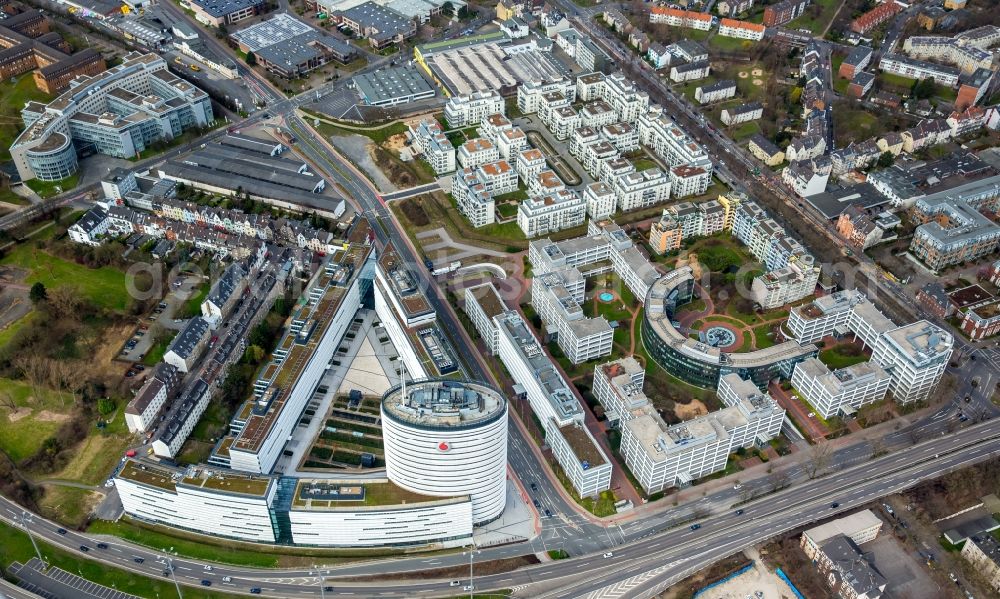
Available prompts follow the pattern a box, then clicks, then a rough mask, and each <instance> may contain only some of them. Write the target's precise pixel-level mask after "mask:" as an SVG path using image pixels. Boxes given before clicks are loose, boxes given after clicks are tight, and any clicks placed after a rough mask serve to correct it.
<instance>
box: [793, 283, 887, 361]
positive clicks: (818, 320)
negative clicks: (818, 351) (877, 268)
mask: <svg viewBox="0 0 1000 599" xmlns="http://www.w3.org/2000/svg"><path fill="white" fill-rule="evenodd" d="M786 326H787V327H788V331H789V332H790V333H791V334H792V336H793V337H795V339H796V340H798V342H799V343H813V342H815V341H819V340H821V339H823V337H826V336H827V335H831V334H833V332H834V331H836V330H844V331H848V332H851V333H853V334H854V335H855V337H856V338H857V339H858V340H860V341H861V342H862V343H863V344H864V345H865V346H866V347H868V348H869V349H874V348H875V344H876V343H877V342H878V339H879V337H881V336H882V335H883V334H884V333H887V332H889V331H890V330H892V329H894V328H896V325H895V323H893V322H892V321H891V320H889V318H888V317H886V316H885V315H884V314H882V312H880V311H879V309H878V308H876V307H875V305H874V304H872V303H871V301H869V299H868V298H867V297H865V294H863V293H861V292H860V291H858V290H857V289H844V290H842V291H837V292H834V293H831V294H829V295H824V296H821V297H817V298H816V299H814V300H813V301H812V302H810V303H808V304H806V305H804V306H796V307H795V308H792V309H791V311H790V312H789V315H788V321H787V324H786Z"/></svg>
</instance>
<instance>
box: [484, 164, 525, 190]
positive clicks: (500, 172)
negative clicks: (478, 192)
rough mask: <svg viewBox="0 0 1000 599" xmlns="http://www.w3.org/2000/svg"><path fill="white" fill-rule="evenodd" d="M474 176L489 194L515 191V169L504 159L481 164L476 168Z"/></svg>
mask: <svg viewBox="0 0 1000 599" xmlns="http://www.w3.org/2000/svg"><path fill="white" fill-rule="evenodd" d="M476 178H478V179H479V181H480V182H481V183H482V184H483V185H484V186H486V192H487V193H489V194H490V195H491V196H499V195H503V194H505V193H510V192H512V191H517V171H516V170H514V167H512V166H511V165H510V163H509V162H507V161H506V160H497V161H496V162H487V163H486V164H483V165H481V166H480V167H479V168H477V169H476Z"/></svg>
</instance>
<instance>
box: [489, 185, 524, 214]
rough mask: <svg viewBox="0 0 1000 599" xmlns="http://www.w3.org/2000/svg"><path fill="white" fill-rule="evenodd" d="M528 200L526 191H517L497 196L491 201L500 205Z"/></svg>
mask: <svg viewBox="0 0 1000 599" xmlns="http://www.w3.org/2000/svg"><path fill="white" fill-rule="evenodd" d="M527 199H528V191H527V190H525V189H518V190H516V191H512V192H510V193H504V194H501V195H498V196H493V201H494V202H496V203H497V204H502V203H504V202H520V201H521V200H527ZM516 208H517V207H516V206H515V211H516ZM515 213H516V212H515Z"/></svg>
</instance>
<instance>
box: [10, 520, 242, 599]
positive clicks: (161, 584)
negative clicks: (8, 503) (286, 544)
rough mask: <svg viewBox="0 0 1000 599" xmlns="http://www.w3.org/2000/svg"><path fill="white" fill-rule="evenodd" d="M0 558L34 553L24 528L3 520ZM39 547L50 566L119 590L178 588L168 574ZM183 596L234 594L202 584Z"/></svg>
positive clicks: (209, 598)
mask: <svg viewBox="0 0 1000 599" xmlns="http://www.w3.org/2000/svg"><path fill="white" fill-rule="evenodd" d="M0 537H2V538H3V543H0V562H2V563H4V564H10V563H11V562H13V561H19V562H21V563H24V562H27V561H28V560H30V559H31V558H33V557H35V550H34V548H33V547H32V545H31V540H30V539H29V538H28V535H26V534H25V533H24V532H22V531H20V530H18V529H16V528H14V527H12V526H8V525H7V524H4V523H0ZM37 543H38V549H39V551H41V553H42V556H43V557H44V558H45V560H46V561H47V562H48V563H49V565H50V566H55V567H57V568H61V569H63V570H66V571H67V572H71V573H74V574H78V575H80V576H82V577H83V578H86V579H87V580H89V581H91V582H96V583H98V584H103V585H105V586H108V587H111V586H113V587H114V588H117V589H118V590H119V591H122V592H125V593H131V594H133V595H138V596H139V597H160V596H163V597H175V596H177V591H176V589H175V588H174V583H173V582H172V581H171V580H168V579H166V578H164V579H162V580H154V579H152V578H146V577H145V576H140V575H138V574H135V573H134V572H128V571H125V570H120V569H118V568H111V567H108V566H104V565H102V564H99V563H97V562H94V561H91V560H88V559H82V558H79V557H77V556H76V555H74V554H72V553H69V552H68V551H64V550H62V549H57V548H55V547H53V546H52V545H49V544H48V543H46V542H44V541H37ZM184 596H185V597H188V598H189V599H225V598H233V597H236V595H230V594H228V593H223V592H220V591H218V590H212V591H204V590H202V589H200V588H195V587H185V588H184Z"/></svg>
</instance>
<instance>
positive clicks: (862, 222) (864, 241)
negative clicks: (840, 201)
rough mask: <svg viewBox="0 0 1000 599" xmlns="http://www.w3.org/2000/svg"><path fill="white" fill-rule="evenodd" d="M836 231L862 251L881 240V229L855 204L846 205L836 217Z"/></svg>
mask: <svg viewBox="0 0 1000 599" xmlns="http://www.w3.org/2000/svg"><path fill="white" fill-rule="evenodd" d="M837 232H838V233H840V235H841V236H842V237H843V238H844V239H846V240H847V243H849V244H850V245H851V246H853V247H855V248H857V249H859V250H862V251H864V250H866V249H868V248H870V247H871V246H873V245H875V244H876V243H878V242H879V241H881V240H882V229H881V228H880V227H878V226H877V225H876V224H875V221H874V220H872V218H871V217H870V216H868V214H867V213H866V212H865V211H864V209H863V208H861V207H860V206H858V205H857V204H853V205H850V206H848V207H847V208H846V209H844V211H843V212H842V213H841V214H840V216H839V217H838V218H837Z"/></svg>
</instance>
